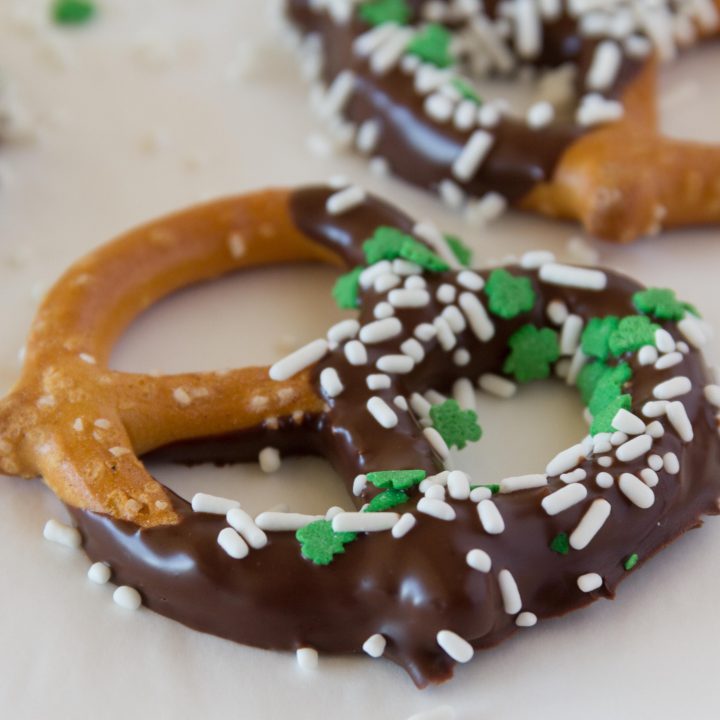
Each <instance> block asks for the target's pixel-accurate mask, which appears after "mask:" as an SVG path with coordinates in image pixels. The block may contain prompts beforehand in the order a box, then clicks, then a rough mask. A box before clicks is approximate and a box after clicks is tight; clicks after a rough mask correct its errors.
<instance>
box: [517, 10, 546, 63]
mask: <svg viewBox="0 0 720 720" xmlns="http://www.w3.org/2000/svg"><path fill="white" fill-rule="evenodd" d="M514 11H515V26H514V29H515V49H516V52H517V53H518V55H519V56H520V57H521V58H523V59H526V60H527V59H532V58H535V57H537V55H538V53H539V52H540V50H541V49H542V37H543V30H542V25H541V23H540V13H539V11H538V7H537V4H536V3H535V0H516V2H515V4H514Z"/></svg>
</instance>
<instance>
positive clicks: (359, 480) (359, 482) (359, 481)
mask: <svg viewBox="0 0 720 720" xmlns="http://www.w3.org/2000/svg"><path fill="white" fill-rule="evenodd" d="M366 487H367V475H356V476H355V479H354V480H353V486H352V492H353V495H354V496H355V497H359V496H360V495H362V493H363V490H365V488H366Z"/></svg>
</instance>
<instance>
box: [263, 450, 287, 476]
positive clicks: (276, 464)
mask: <svg viewBox="0 0 720 720" xmlns="http://www.w3.org/2000/svg"><path fill="white" fill-rule="evenodd" d="M258 463H259V464H260V469H261V470H262V471H263V472H264V473H274V472H277V471H278V470H279V469H280V464H281V460H280V452H279V451H278V450H277V449H276V448H274V447H266V448H263V449H262V450H261V451H260V452H259V454H258Z"/></svg>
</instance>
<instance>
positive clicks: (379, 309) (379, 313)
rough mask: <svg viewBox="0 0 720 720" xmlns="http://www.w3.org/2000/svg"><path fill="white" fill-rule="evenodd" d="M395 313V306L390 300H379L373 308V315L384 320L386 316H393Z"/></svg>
mask: <svg viewBox="0 0 720 720" xmlns="http://www.w3.org/2000/svg"><path fill="white" fill-rule="evenodd" d="M394 314H395V308H394V307H393V306H392V305H391V304H390V303H389V302H385V301H383V302H379V303H378V304H377V305H376V306H375V307H374V308H373V315H374V316H375V317H376V318H377V319H378V320H384V319H385V318H389V317H392V316H393V315H394Z"/></svg>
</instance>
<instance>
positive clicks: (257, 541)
mask: <svg viewBox="0 0 720 720" xmlns="http://www.w3.org/2000/svg"><path fill="white" fill-rule="evenodd" d="M226 519H227V521H228V524H229V525H231V526H232V527H233V528H234V529H235V530H237V531H238V532H239V533H240V534H241V535H242V536H243V539H244V540H245V541H246V542H247V544H248V545H249V546H250V547H251V548H254V549H255V550H259V549H260V548H264V547H265V546H266V545H267V535H265V533H264V532H263V531H262V530H261V529H260V528H259V527H258V526H257V525H256V524H255V521H254V520H253V519H252V517H250V515H248V514H247V513H246V512H245V511H244V510H242V509H240V508H239V507H236V508H231V509H230V510H228V512H227V515H226Z"/></svg>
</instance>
